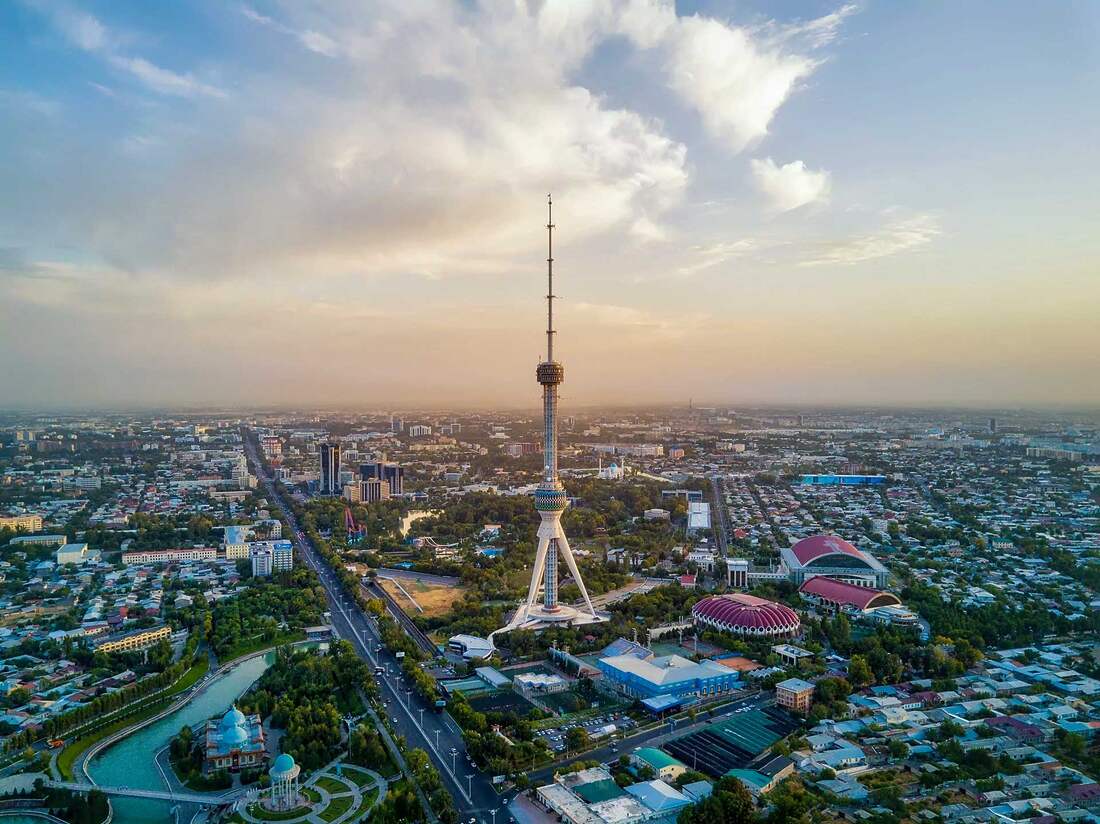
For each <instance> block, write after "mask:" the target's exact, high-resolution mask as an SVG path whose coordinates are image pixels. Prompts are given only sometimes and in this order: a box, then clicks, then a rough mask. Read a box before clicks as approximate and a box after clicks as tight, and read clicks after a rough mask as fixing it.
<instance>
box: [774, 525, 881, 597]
mask: <svg viewBox="0 0 1100 824" xmlns="http://www.w3.org/2000/svg"><path fill="white" fill-rule="evenodd" d="M779 556H780V557H781V558H782V560H783V566H785V567H786V568H787V570H788V571H789V574H790V580H791V583H793V584H795V585H796V586H802V584H804V583H806V581H808V580H810V579H811V578H813V577H815V576H817V575H823V576H825V577H826V578H833V579H835V580H837V581H844V582H846V583H849V584H854V585H855V586H860V587H870V588H872V589H885V588H886V584H887V580H888V578H889V573H888V572H887V571H886V567H884V566H883V565H882V564H880V563H879V562H878V560H876V559H875V558H874V557H872V556H871V555H869V554H867V553H866V552H864V551H863V550H861V549H857V548H856V547H854V546H852V545H851V544H850V543H848V542H847V541H845V540H844V539H843V538H838V537H836V536H835V535H814V536H813V537H811V538H803V539H802V540H801V541H799V542H798V543H796V544H795V545H794V546H791V547H783V548H782V549H780V550H779Z"/></svg>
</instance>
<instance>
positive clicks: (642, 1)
mask: <svg viewBox="0 0 1100 824" xmlns="http://www.w3.org/2000/svg"><path fill="white" fill-rule="evenodd" d="M613 5H614V6H615V7H616V12H617V13H616V14H614V15H612V19H613V20H614V26H615V27H616V28H617V30H618V31H619V33H621V34H624V35H625V36H626V37H627V38H629V39H630V40H631V41H632V42H633V43H634V44H635V45H636V46H638V47H639V48H642V49H659V50H660V52H661V53H662V55H663V61H664V68H665V74H666V82H667V84H668V86H669V87H670V88H671V89H672V90H673V91H675V92H676V93H677V94H678V95H679V96H680V97H681V98H682V99H683V100H684V102H686V103H687V104H688V105H689V106H691V107H692V108H694V109H695V110H696V111H697V112H698V113H699V115H700V116H701V117H702V119H703V124H704V126H705V127H706V128H707V131H708V132H710V134H711V135H712V136H714V137H715V138H717V139H719V140H721V141H723V142H724V143H725V144H726V145H727V146H728V147H729V148H730V149H731V150H732V151H735V152H740V151H742V150H743V149H745V148H746V147H747V146H749V145H751V144H752V143H754V142H756V141H758V140H759V139H760V138H762V137H763V136H764V135H766V134H767V133H768V126H769V125H770V124H771V122H772V119H773V118H774V117H775V115H776V112H777V111H778V110H779V108H780V107H781V106H782V105H783V103H784V102H785V101H786V100H787V98H788V97H790V95H791V94H792V92H793V91H794V90H795V89H796V87H797V85H798V83H799V82H800V81H801V80H804V79H805V78H806V77H808V76H809V75H810V74H812V73H813V71H814V70H815V69H816V68H817V67H818V66H819V65H820V63H821V61H820V59H818V58H814V57H810V56H809V55H808V54H805V52H808V51H812V50H814V49H817V48H820V47H822V46H824V45H826V44H828V43H829V42H831V41H832V40H833V39H834V38H835V37H836V34H837V32H838V30H839V27H840V25H841V23H842V22H843V21H844V19H845V18H846V17H847V16H849V15H850V14H852V13H853V12H854V11H855V6H852V5H848V6H844V7H842V8H841V9H839V10H837V11H836V12H833V13H831V14H828V15H825V16H823V17H820V18H817V19H814V20H810V21H805V22H799V23H795V24H790V25H779V24H774V23H773V24H767V25H763V26H760V27H757V28H754V29H752V28H747V27H741V26H736V25H731V24H727V23H724V22H722V21H720V20H717V19H714V18H708V17H700V16H698V15H695V16H691V17H677V16H676V12H675V9H674V5H673V3H672V2H671V0H625V1H624V2H620V3H616V4H613Z"/></svg>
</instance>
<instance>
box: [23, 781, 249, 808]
mask: <svg viewBox="0 0 1100 824" xmlns="http://www.w3.org/2000/svg"><path fill="white" fill-rule="evenodd" d="M44 783H45V784H46V786H47V787H55V788H57V789H59V790H72V791H74V792H81V793H86V792H91V791H92V790H99V791H100V792H101V793H106V794H107V795H122V796H127V797H129V798H155V799H157V800H160V801H178V802H181V803H189V804H205V805H207V806H211V807H220V806H223V805H225V804H232V803H233V802H234V801H236V800H237V799H238V798H240V797H241V795H242V792H241V791H235V792H230V793H226V794H225V795H212V794H209V793H189V792H171V791H169V790H142V789H139V788H137V787H111V786H102V785H99V784H89V783H86V782H82V781H46V782H44Z"/></svg>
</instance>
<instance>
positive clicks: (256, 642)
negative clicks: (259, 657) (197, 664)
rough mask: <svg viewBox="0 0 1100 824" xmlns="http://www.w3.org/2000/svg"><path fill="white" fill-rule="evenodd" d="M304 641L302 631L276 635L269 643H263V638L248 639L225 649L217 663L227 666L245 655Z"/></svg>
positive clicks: (304, 637) (303, 632)
mask: <svg viewBox="0 0 1100 824" xmlns="http://www.w3.org/2000/svg"><path fill="white" fill-rule="evenodd" d="M305 639H306V634H305V631H304V630H298V631H297V632H287V633H283V634H281V635H276V636H275V637H274V638H273V639H271V640H270V641H265V640H264V639H263V638H250V639H249V640H247V641H241V643H239V644H234V645H233V646H231V647H230V648H229V649H227V650H226V651H225V653H224V654H223V655H219V656H218V663H219V664H227V663H229V662H230V661H234V660H236V659H237V658H241V657H242V656H245V655H251V654H252V653H254V652H260V651H261V650H265V649H268V648H269V647H280V646H282V645H283V644H293V643H295V642H297V641H304V640H305Z"/></svg>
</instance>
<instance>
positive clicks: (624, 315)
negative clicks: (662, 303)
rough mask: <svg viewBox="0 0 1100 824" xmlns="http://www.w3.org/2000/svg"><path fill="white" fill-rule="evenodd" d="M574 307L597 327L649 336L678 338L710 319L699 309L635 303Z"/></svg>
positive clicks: (696, 331)
mask: <svg viewBox="0 0 1100 824" xmlns="http://www.w3.org/2000/svg"><path fill="white" fill-rule="evenodd" d="M573 308H575V309H576V310H577V311H578V312H580V313H581V314H582V315H584V316H585V317H587V318H589V319H590V320H591V322H593V323H595V324H596V325H597V326H598V327H600V328H607V329H608V330H609V331H613V332H614V333H615V334H618V335H628V336H638V337H644V338H647V339H652V338H663V339H669V338H681V337H685V336H688V335H696V334H698V333H699V327H700V325H702V324H704V323H706V322H707V321H709V320H710V316H709V315H707V314H705V313H701V312H688V313H683V312H662V313H657V312H652V311H649V310H647V309H639V308H637V307H634V306H619V305H614V304H605V303H578V304H576V305H575V306H574V307H573Z"/></svg>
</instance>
